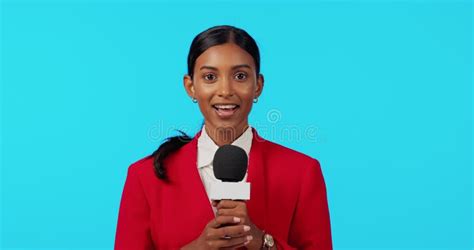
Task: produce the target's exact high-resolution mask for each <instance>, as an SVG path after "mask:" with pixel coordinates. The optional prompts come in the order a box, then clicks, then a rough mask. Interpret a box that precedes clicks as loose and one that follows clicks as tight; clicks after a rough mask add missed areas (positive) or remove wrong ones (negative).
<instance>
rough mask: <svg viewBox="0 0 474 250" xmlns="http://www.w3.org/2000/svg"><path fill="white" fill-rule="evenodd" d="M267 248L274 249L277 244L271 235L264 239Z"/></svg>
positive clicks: (266, 235)
mask: <svg viewBox="0 0 474 250" xmlns="http://www.w3.org/2000/svg"><path fill="white" fill-rule="evenodd" d="M263 240H264V245H265V247H273V246H274V245H275V242H274V241H273V237H272V236H271V235H269V234H265V236H264V237H263Z"/></svg>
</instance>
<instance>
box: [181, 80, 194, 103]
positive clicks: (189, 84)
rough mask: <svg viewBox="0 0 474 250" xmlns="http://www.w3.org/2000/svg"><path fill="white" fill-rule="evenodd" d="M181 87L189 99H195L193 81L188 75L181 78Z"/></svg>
mask: <svg viewBox="0 0 474 250" xmlns="http://www.w3.org/2000/svg"><path fill="white" fill-rule="evenodd" d="M183 85H184V89H185V90H186V93H187V94H188V96H189V97H190V98H195V93H194V84H193V79H192V78H191V76H189V75H188V74H186V75H184V77H183Z"/></svg>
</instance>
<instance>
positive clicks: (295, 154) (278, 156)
mask: <svg viewBox="0 0 474 250" xmlns="http://www.w3.org/2000/svg"><path fill="white" fill-rule="evenodd" d="M259 143H261V144H262V145H263V149H264V152H265V153H264V155H265V158H266V159H265V160H266V161H268V162H270V164H271V165H272V166H275V167H276V166H278V167H279V168H280V169H282V170H288V169H290V168H291V171H292V172H295V171H296V172H300V173H301V172H303V173H304V172H307V171H315V170H316V171H320V163H319V161H318V160H317V159H316V158H313V157H311V156H309V155H307V154H304V153H302V152H299V151H296V150H294V149H291V148H288V147H286V146H283V145H281V144H278V143H275V142H272V141H269V140H265V139H264V140H261V141H260V142H259Z"/></svg>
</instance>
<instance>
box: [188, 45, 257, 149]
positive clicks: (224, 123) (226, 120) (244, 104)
mask: <svg viewBox="0 0 474 250" xmlns="http://www.w3.org/2000/svg"><path fill="white" fill-rule="evenodd" d="M184 86H185V88H186V91H187V93H188V95H189V96H190V97H191V98H196V100H197V102H198V104H199V108H200V110H201V113H202V114H203V116H204V119H205V125H206V130H207V131H208V132H211V133H217V131H219V130H226V131H227V132H226V134H227V135H228V131H229V130H231V132H232V133H233V135H234V136H233V138H232V139H231V140H233V139H235V135H237V136H238V135H240V134H241V133H242V132H243V131H244V129H246V128H247V126H248V115H249V113H250V110H251V109H252V104H253V100H254V98H257V97H258V96H260V94H261V92H262V89H263V76H262V75H259V76H256V68H255V62H254V60H253V58H252V56H251V55H250V54H249V53H247V52H246V51H245V50H243V49H242V48H240V47H239V46H237V45H236V44H234V43H225V44H221V45H217V46H213V47H210V48H209V49H207V50H206V51H204V53H202V54H201V55H200V56H199V57H198V58H197V59H196V63H195V66H194V75H193V78H192V79H191V77H190V76H189V75H185V76H184ZM211 137H212V138H214V139H215V137H213V136H211Z"/></svg>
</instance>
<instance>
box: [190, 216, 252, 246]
mask: <svg viewBox="0 0 474 250" xmlns="http://www.w3.org/2000/svg"><path fill="white" fill-rule="evenodd" d="M240 222H241V219H240V218H238V217H235V216H226V215H220V216H219V215H217V216H216V218H215V219H212V220H211V221H209V223H207V225H206V227H205V228H204V230H203V231H202V233H201V235H200V236H199V238H197V239H196V240H194V241H193V242H191V243H190V244H188V245H186V246H185V247H183V248H182V249H235V248H239V247H243V246H246V245H247V244H249V242H250V241H251V240H252V238H251V236H250V235H249V231H250V227H249V226H247V225H243V224H241V223H240Z"/></svg>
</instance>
